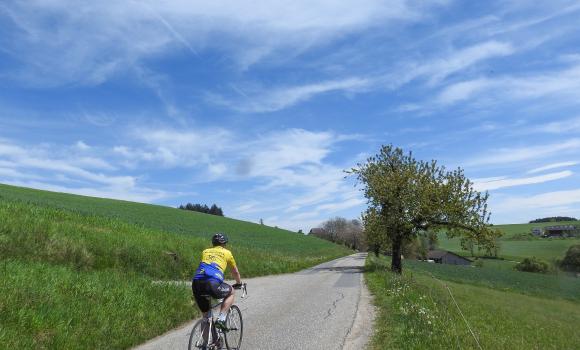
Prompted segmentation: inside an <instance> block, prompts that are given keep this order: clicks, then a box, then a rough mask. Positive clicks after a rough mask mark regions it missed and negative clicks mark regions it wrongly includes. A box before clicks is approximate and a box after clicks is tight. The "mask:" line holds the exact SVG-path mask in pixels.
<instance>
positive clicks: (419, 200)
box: [347, 145, 501, 273]
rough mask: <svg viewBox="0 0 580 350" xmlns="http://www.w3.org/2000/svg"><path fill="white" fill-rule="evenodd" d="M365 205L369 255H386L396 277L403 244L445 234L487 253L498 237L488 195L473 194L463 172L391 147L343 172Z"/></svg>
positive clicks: (400, 267) (383, 148)
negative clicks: (355, 183) (384, 252)
mask: <svg viewBox="0 0 580 350" xmlns="http://www.w3.org/2000/svg"><path fill="white" fill-rule="evenodd" d="M347 172H348V173H350V174H352V175H354V176H356V178H357V180H358V181H359V183H360V184H362V186H363V188H362V191H363V193H364V195H365V197H366V198H367V200H368V205H369V207H368V209H367V210H366V211H365V212H364V213H363V223H364V227H365V233H366V236H367V242H368V245H369V247H371V249H374V250H376V251H378V250H390V252H391V254H392V264H391V269H392V270H393V271H394V272H398V273H401V271H402V263H401V253H402V247H403V244H405V243H407V242H409V241H410V240H412V239H414V238H416V237H417V235H420V234H426V233H427V232H442V231H445V232H446V234H447V236H448V237H456V236H460V237H462V239H461V240H462V244H463V245H466V244H467V242H470V241H471V242H476V243H477V244H478V245H479V246H480V247H482V248H484V249H485V250H487V251H491V250H492V249H493V248H494V245H495V238H496V237H498V236H500V235H501V233H500V232H499V231H497V230H494V229H492V228H491V227H490V225H489V217H490V213H489V211H488V208H487V199H488V194H487V193H480V192H478V191H476V190H474V189H473V183H472V182H471V181H469V179H467V178H466V177H465V175H464V173H463V170H462V169H460V168H458V169H455V170H450V171H448V170H446V169H445V167H443V166H439V165H438V164H437V162H436V161H435V160H432V161H430V162H426V161H421V160H416V159H415V158H414V157H413V155H412V153H411V152H409V153H407V154H405V153H404V152H403V150H402V149H400V148H396V147H393V146H392V145H388V146H383V147H382V148H381V150H380V152H379V153H378V154H377V155H375V156H372V157H370V158H368V159H367V161H366V162H365V163H359V164H357V167H355V168H353V169H351V170H349V171H347Z"/></svg>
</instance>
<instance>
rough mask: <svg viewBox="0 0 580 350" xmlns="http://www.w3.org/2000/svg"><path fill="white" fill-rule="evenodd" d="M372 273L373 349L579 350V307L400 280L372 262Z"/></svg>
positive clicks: (406, 277) (411, 274)
mask: <svg viewBox="0 0 580 350" xmlns="http://www.w3.org/2000/svg"><path fill="white" fill-rule="evenodd" d="M407 267H408V266H407ZM367 270H368V273H367V274H366V280H367V284H368V286H369V289H370V291H371V293H372V294H373V295H374V297H375V304H376V306H377V307H378V310H379V314H378V319H377V322H376V327H377V329H376V332H375V336H374V338H373V341H372V344H371V348H372V349H388V348H393V349H424V348H430V349H449V348H453V349H477V348H478V345H477V342H476V340H475V338H477V341H479V343H480V344H481V346H482V348H484V349H496V348H499V349H574V348H575V347H576V346H577V344H579V343H580V334H579V333H578V332H577V324H578V320H580V304H579V303H577V302H572V301H567V300H552V299H550V298H540V297H533V296H528V295H523V294H520V293H514V292H508V291H499V290H494V289H490V288H486V287H482V286H475V285H471V284H458V283H453V282H448V281H440V280H437V279H434V278H433V277H432V276H430V275H429V274H426V273H424V272H421V271H418V270H414V269H412V268H410V269H409V268H408V269H407V270H406V272H405V273H404V274H403V275H402V276H398V275H395V274H392V273H390V272H388V263H387V262H386V260H383V259H380V260H379V259H375V258H373V257H370V258H369V259H368V260H367ZM445 285H447V286H448V287H449V289H450V290H451V292H452V293H453V296H454V298H455V299H456V301H457V303H458V304H459V306H460V308H461V310H462V312H463V314H464V315H465V318H466V319H467V321H468V323H469V325H470V327H471V328H472V330H473V332H474V334H475V338H474V336H472V335H471V333H470V331H469V329H468V328H467V326H466V323H465V321H464V320H463V318H462V317H461V315H460V314H459V312H458V311H457V308H456V306H455V304H454V303H453V301H452V299H451V297H450V295H449V292H448V291H447V288H446V287H445Z"/></svg>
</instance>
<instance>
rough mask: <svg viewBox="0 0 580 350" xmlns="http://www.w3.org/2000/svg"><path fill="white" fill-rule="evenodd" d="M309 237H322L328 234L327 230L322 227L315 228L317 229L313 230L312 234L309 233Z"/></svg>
mask: <svg viewBox="0 0 580 350" xmlns="http://www.w3.org/2000/svg"><path fill="white" fill-rule="evenodd" d="M308 234H309V235H315V236H316V235H318V236H322V235H325V234H326V230H325V229H323V228H320V227H315V228H311V229H310V232H308Z"/></svg>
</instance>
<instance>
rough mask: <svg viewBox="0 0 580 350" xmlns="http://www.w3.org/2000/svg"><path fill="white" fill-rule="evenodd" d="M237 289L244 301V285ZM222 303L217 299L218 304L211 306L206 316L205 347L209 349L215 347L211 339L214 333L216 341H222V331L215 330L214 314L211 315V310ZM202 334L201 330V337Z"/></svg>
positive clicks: (245, 287)
mask: <svg viewBox="0 0 580 350" xmlns="http://www.w3.org/2000/svg"><path fill="white" fill-rule="evenodd" d="M236 289H237V288H236ZM239 289H241V290H242V295H241V296H240V299H245V298H246V297H247V296H248V289H247V285H246V283H243V284H242V285H241V286H240V288H239ZM223 302H224V300H223V299H218V302H217V303H215V304H213V305H212V306H211V308H210V309H209V311H208V315H207V316H208V317H207V321H208V328H207V332H208V334H207V346H209V347H213V346H215V341H214V339H213V336H214V333H215V334H216V335H217V339H220V338H222V339H223V331H222V330H221V329H218V328H215V326H214V323H215V319H214V313H213V310H214V309H215V308H217V307H219V306H220V305H222V304H223ZM203 332H204V331H203V330H202V336H203ZM217 339H216V340H217Z"/></svg>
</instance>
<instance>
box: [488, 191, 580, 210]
mask: <svg viewBox="0 0 580 350" xmlns="http://www.w3.org/2000/svg"><path fill="white" fill-rule="evenodd" d="M579 203H580V189H572V190H564V191H554V192H546V193H541V194H537V195H532V196H510V197H506V198H503V199H502V200H501V202H500V203H498V204H496V205H494V210H496V211H500V210H509V211H514V210H519V211H522V210H525V209H534V208H550V207H562V206H568V205H573V204H579Z"/></svg>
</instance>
